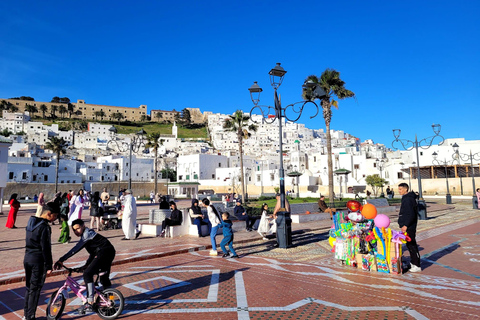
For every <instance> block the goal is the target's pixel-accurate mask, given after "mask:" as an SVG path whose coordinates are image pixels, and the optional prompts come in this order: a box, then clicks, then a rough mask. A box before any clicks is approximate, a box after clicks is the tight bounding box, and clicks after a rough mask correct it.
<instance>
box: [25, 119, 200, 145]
mask: <svg viewBox="0 0 480 320" xmlns="http://www.w3.org/2000/svg"><path fill="white" fill-rule="evenodd" d="M32 121H40V122H42V123H43V124H45V125H51V124H58V125H59V127H60V129H61V130H69V129H71V128H72V127H73V126H75V127H76V128H77V129H78V127H79V126H78V124H79V121H78V120H77V119H56V120H53V121H52V120H45V119H40V118H35V119H32ZM91 122H97V123H101V124H105V125H108V124H110V125H113V126H115V128H117V132H118V133H120V134H129V133H136V132H138V131H140V130H141V129H142V128H143V130H145V131H146V132H147V134H150V133H157V132H158V133H160V134H172V126H173V125H172V124H164V123H155V122H137V123H129V122H120V124H118V122H112V121H91ZM80 123H82V124H84V125H83V127H84V128H83V129H85V130H86V124H87V122H86V121H85V122H83V121H80ZM207 137H208V134H207V128H206V127H202V128H194V129H189V128H184V127H182V126H178V138H181V139H189V138H196V139H205V140H206V139H207Z"/></svg>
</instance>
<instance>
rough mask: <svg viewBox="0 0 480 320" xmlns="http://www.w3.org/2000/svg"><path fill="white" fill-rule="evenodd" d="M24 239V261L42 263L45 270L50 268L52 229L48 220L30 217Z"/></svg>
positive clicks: (51, 261) (51, 260)
mask: <svg viewBox="0 0 480 320" xmlns="http://www.w3.org/2000/svg"><path fill="white" fill-rule="evenodd" d="M26 230H27V236H26V239H25V259H24V261H25V262H29V263H38V264H44V265H45V270H52V265H53V258H52V240H51V238H52V229H51V228H50V226H49V225H48V220H46V219H43V218H39V217H30V219H29V220H28V223H27V228H26Z"/></svg>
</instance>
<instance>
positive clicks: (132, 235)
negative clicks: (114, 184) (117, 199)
mask: <svg viewBox="0 0 480 320" xmlns="http://www.w3.org/2000/svg"><path fill="white" fill-rule="evenodd" d="M136 228H137V203H136V201H135V198H134V197H133V195H132V190H130V189H127V190H125V200H124V201H123V216H122V230H123V233H124V234H125V237H124V238H123V239H122V240H133V239H136V238H138V236H139V235H140V231H137V229H136Z"/></svg>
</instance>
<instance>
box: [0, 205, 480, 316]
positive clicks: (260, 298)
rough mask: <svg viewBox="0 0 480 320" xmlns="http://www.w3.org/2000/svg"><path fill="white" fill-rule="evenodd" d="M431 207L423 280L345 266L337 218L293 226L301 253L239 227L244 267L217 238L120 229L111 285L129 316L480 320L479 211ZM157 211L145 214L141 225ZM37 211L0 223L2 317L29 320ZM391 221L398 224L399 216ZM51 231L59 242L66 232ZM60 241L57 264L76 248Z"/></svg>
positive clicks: (422, 235)
mask: <svg viewBox="0 0 480 320" xmlns="http://www.w3.org/2000/svg"><path fill="white" fill-rule="evenodd" d="M428 205H429V207H428V215H429V220H427V221H420V222H419V227H418V239H419V245H420V250H421V251H420V252H421V255H422V268H423V269H424V270H423V271H422V272H421V273H420V274H409V273H406V274H403V275H389V274H381V273H370V272H362V271H360V270H357V269H353V268H351V267H346V266H341V265H339V264H338V261H337V260H335V259H334V258H333V254H332V253H331V252H330V247H329V245H328V242H327V241H326V239H327V237H328V235H327V233H326V231H327V230H328V228H329V227H330V224H331V222H330V219H325V220H322V221H317V222H309V223H305V224H294V225H293V231H294V236H293V242H294V247H293V248H289V249H287V250H285V249H275V248H273V246H272V245H273V243H274V241H273V240H270V241H264V240H261V239H260V236H259V235H258V233H256V232H246V231H243V228H242V227H243V223H242V222H236V223H235V228H236V229H238V232H236V233H235V247H236V250H237V252H238V254H239V255H240V256H241V258H240V259H238V260H233V259H222V258H221V257H220V256H219V257H210V256H209V255H208V250H205V249H208V248H209V246H210V241H209V238H196V237H190V236H184V237H180V238H177V239H164V238H147V237H140V238H139V239H138V240H135V241H120V239H121V238H122V237H123V235H122V234H121V230H112V231H104V232H102V234H104V235H106V236H107V237H109V239H110V240H111V241H112V243H113V244H114V246H115V247H116V249H117V256H116V260H115V263H116V266H114V267H113V274H112V278H113V282H114V284H115V286H117V287H118V288H119V289H120V290H121V291H122V292H123V293H124V295H125V297H126V300H127V306H126V309H125V311H124V315H123V316H122V317H133V318H136V319H137V318H138V319H144V318H146V319H186V318H187V319H188V318H191V317H192V316H193V315H192V314H191V313H195V315H194V316H195V318H196V319H250V318H252V319H264V318H265V319H268V318H269V319H282V318H285V319H292V318H294V319H324V318H325V319H328V318H331V319H338V318H341V319H480V311H479V309H480V267H479V263H480V245H479V243H480V242H479V241H478V239H479V234H480V233H479V232H478V229H479V227H480V211H478V210H473V209H469V208H470V207H469V205H467V204H465V205H462V204H454V205H449V206H447V205H441V204H433V203H428ZM152 207H153V206H152ZM149 208H151V207H150V206H148V205H145V206H140V207H139V216H140V218H145V216H146V215H147V213H148V209H149ZM33 212H34V209H33V207H32V208H23V209H22V211H21V212H20V216H19V220H18V223H17V226H18V227H19V228H18V229H14V230H9V229H6V228H5V227H4V224H5V220H6V217H5V216H3V217H0V224H1V228H2V229H1V230H2V231H1V232H0V244H1V247H0V253H1V263H2V264H1V265H2V267H1V269H0V270H1V271H0V281H3V283H4V285H2V286H0V319H2V318H4V319H18V318H19V317H21V316H22V315H23V311H22V305H23V298H22V297H23V294H24V288H23V283H21V282H20V281H23V279H22V276H23V268H22V259H23V253H24V247H23V246H24V234H25V231H24V227H25V224H26V221H27V219H28V217H29V215H30V214H32V213H33ZM87 214H88V213H87ZM390 216H391V218H392V223H393V224H392V226H393V227H396V224H395V223H394V221H396V218H395V216H396V214H395V213H393V214H391V215H390ZM52 230H53V236H52V239H53V240H56V239H57V238H58V234H59V230H58V227H56V226H53V227H52ZM217 239H218V242H219V241H220V239H221V236H219V237H218V238H217ZM53 242H54V245H53V252H54V259H56V258H58V257H59V256H61V255H62V254H63V253H65V252H66V251H68V250H69V249H70V248H71V247H72V246H73V245H74V244H73V243H70V244H58V243H55V241H53ZM404 256H408V252H407V253H406V254H404ZM86 257H87V255H86V254H84V253H79V254H78V257H77V256H75V257H73V258H72V259H70V260H71V262H72V263H71V266H73V265H81V264H83V261H85V259H86ZM70 260H69V262H70ZM62 279H64V276H63V275H56V276H52V277H49V278H47V281H46V285H45V287H44V290H43V293H42V298H41V302H42V303H40V306H39V310H38V311H37V315H39V316H40V315H44V314H45V313H44V310H45V306H46V300H47V299H48V296H49V295H50V294H51V293H52V292H53V290H54V289H55V288H58V287H59V286H60V285H61V282H62V281H63V280H62ZM69 302H70V304H69V305H68V307H67V310H66V312H67V315H66V316H65V318H67V317H68V318H76V317H78V315H77V314H76V313H75V312H74V310H75V309H76V308H78V301H76V300H73V299H72V300H69ZM88 318H90V317H88Z"/></svg>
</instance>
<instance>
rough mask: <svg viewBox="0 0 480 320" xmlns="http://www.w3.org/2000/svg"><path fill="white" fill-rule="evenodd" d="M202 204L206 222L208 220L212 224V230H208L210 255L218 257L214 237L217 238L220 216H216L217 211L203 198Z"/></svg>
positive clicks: (220, 221)
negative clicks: (204, 208) (206, 218)
mask: <svg viewBox="0 0 480 320" xmlns="http://www.w3.org/2000/svg"><path fill="white" fill-rule="evenodd" d="M202 203H203V205H204V206H205V207H207V213H208V220H210V223H211V224H212V229H211V230H210V240H211V241H212V250H210V255H211V256H216V255H218V252H217V240H216V237H217V231H218V228H220V225H221V223H222V219H221V218H220V215H219V214H218V212H217V209H215V207H214V206H212V205H211V204H210V200H208V199H207V198H205V199H203V200H202Z"/></svg>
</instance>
